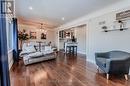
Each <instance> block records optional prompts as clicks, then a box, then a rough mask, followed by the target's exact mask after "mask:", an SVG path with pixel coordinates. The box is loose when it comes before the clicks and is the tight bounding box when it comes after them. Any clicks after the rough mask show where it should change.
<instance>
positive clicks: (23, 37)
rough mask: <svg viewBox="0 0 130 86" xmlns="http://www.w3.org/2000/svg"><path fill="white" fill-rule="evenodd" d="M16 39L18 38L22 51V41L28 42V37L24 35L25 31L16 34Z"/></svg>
mask: <svg viewBox="0 0 130 86" xmlns="http://www.w3.org/2000/svg"><path fill="white" fill-rule="evenodd" d="M18 38H19V41H20V49H22V45H23V41H26V40H28V39H29V38H30V37H29V35H28V34H27V33H26V30H23V31H19V32H18Z"/></svg>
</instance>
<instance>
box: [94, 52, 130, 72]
mask: <svg viewBox="0 0 130 86" xmlns="http://www.w3.org/2000/svg"><path fill="white" fill-rule="evenodd" d="M95 60H96V64H97V65H98V66H99V67H100V68H101V69H102V70H103V71H104V72H106V73H124V74H128V73H129V68H130V53H127V52H123V51H110V52H106V53H96V54H95Z"/></svg>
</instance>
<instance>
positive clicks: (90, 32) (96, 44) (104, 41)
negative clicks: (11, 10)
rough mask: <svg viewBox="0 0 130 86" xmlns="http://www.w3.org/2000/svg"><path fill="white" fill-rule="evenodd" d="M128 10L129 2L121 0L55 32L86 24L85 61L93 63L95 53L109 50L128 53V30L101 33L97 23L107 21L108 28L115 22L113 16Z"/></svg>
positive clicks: (129, 48)
mask: <svg viewBox="0 0 130 86" xmlns="http://www.w3.org/2000/svg"><path fill="white" fill-rule="evenodd" d="M129 8H130V0H122V1H120V2H118V3H116V4H113V5H111V6H108V7H106V8H103V9H101V10H98V11H96V12H94V13H91V14H89V15H86V16H84V17H81V18H78V19H76V20H74V21H72V22H69V23H67V24H64V25H62V26H60V27H59V28H57V30H61V29H62V30H63V29H68V28H71V27H76V26H79V25H82V24H86V25H87V27H86V30H87V37H86V38H87V39H86V49H87V51H86V54H87V60H88V61H91V62H93V63H95V59H94V54H95V52H102V51H103V52H104V51H109V50H124V51H127V52H130V47H129V43H130V41H129V37H130V36H129V34H130V30H126V31H123V32H120V31H115V32H108V33H104V32H102V29H101V26H100V25H99V22H101V21H104V20H105V21H107V22H106V25H107V26H108V27H109V28H110V27H111V26H112V25H113V22H114V21H115V14H116V13H117V12H121V11H124V10H128V9H129Z"/></svg>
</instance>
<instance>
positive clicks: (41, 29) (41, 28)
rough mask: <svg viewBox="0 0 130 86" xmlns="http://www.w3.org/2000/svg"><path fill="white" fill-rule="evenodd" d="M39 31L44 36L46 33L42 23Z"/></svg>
mask: <svg viewBox="0 0 130 86" xmlns="http://www.w3.org/2000/svg"><path fill="white" fill-rule="evenodd" d="M40 31H41V32H43V33H44V34H46V33H47V31H46V30H45V29H44V28H43V23H41V27H40Z"/></svg>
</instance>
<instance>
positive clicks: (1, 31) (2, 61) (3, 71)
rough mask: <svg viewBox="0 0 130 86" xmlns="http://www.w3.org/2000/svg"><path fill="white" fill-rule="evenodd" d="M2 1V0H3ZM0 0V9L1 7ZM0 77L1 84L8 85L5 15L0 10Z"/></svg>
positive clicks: (2, 85)
mask: <svg viewBox="0 0 130 86" xmlns="http://www.w3.org/2000/svg"><path fill="white" fill-rule="evenodd" d="M3 1H4V0H3ZM1 3H2V2H1V0H0V9H1V8H2V6H1V5H2V4H1ZM0 77H1V86H10V77H9V67H8V51H7V38H6V17H5V15H4V14H1V10H0Z"/></svg>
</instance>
